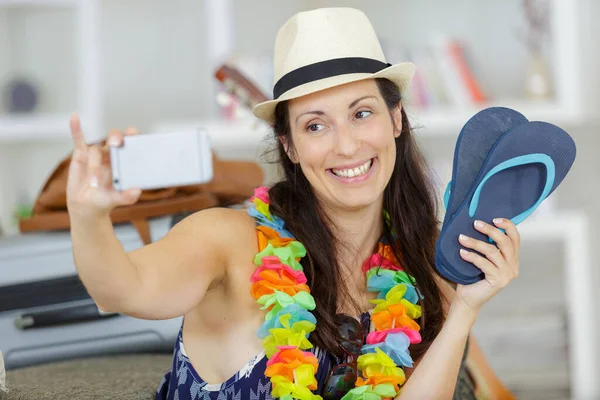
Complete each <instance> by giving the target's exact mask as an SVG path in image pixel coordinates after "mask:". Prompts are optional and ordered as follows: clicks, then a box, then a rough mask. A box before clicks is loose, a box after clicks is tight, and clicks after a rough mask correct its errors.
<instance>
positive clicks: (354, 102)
mask: <svg viewBox="0 0 600 400" xmlns="http://www.w3.org/2000/svg"><path fill="white" fill-rule="evenodd" d="M369 98H373V99H375V100H377V97H375V96H373V95H370V96H363V97H360V98H358V99H356V100H354V101H353V102H352V103H350V105H349V106H348V108H352V107H354V106H355V105H357V104H358V102H359V101H361V100H364V99H369Z"/></svg>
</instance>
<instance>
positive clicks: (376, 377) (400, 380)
mask: <svg viewBox="0 0 600 400" xmlns="http://www.w3.org/2000/svg"><path fill="white" fill-rule="evenodd" d="M405 381H406V376H405V375H384V374H373V375H371V376H370V377H368V378H367V379H363V378H361V377H358V379H356V386H364V385H373V386H376V385H379V384H381V383H391V384H392V385H394V388H395V389H396V392H398V391H399V390H400V386H402V385H403V384H404V382H405Z"/></svg>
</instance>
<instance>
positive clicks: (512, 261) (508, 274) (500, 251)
mask: <svg viewBox="0 0 600 400" xmlns="http://www.w3.org/2000/svg"><path fill="white" fill-rule="evenodd" d="M494 223H495V224H496V225H497V226H498V228H496V227H494V226H492V225H490V224H486V223H485V222H482V221H475V223H474V226H475V229H476V230H478V231H479V232H481V233H483V234H484V235H486V236H488V237H490V238H491V239H492V240H494V242H495V243H496V244H497V246H498V247H496V246H495V245H494V244H491V243H489V242H486V241H481V240H477V239H474V238H470V237H467V236H465V235H460V236H459V242H460V243H461V245H462V246H464V247H466V248H468V249H472V250H475V251H477V252H478V253H480V254H481V255H479V254H476V253H473V252H466V251H463V250H461V257H462V258H463V259H465V260H466V261H470V262H472V263H473V264H474V265H475V266H477V267H478V268H480V269H481V270H482V271H483V272H484V273H485V274H486V275H488V272H489V273H492V274H494V275H495V276H499V277H503V279H504V278H506V279H505V280H506V281H507V282H508V281H510V280H511V279H514V278H515V277H517V276H518V273H519V260H518V249H519V246H520V238H519V234H518V232H517V228H516V226H515V225H514V223H512V221H510V220H508V219H496V220H495V222H494ZM499 228H500V229H504V230H505V231H506V234H505V233H504V232H502V231H501V230H500V229H499ZM509 235H510V236H509ZM465 255H466V257H464V256H465ZM485 261H487V263H486V262H485ZM490 265H491V266H493V267H494V268H495V271H494V270H490V269H489V266H490ZM482 267H483V268H482ZM485 268H487V270H488V271H486V270H484V269H485Z"/></svg>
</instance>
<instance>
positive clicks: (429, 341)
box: [68, 8, 519, 399]
mask: <svg viewBox="0 0 600 400" xmlns="http://www.w3.org/2000/svg"><path fill="white" fill-rule="evenodd" d="M274 61H275V78H276V79H275V86H274V100H272V101H268V102H265V103H262V104H260V105H258V106H257V107H255V109H254V113H255V115H256V116H257V117H259V118H262V119H264V120H266V121H268V122H270V123H272V124H273V128H274V132H275V135H276V146H277V150H278V154H279V156H280V167H281V169H282V172H283V178H282V180H281V181H280V182H278V183H276V184H275V185H273V186H272V187H271V188H270V189H266V188H259V189H258V190H257V192H256V196H255V197H254V198H253V199H252V200H253V205H252V206H251V207H250V208H249V210H248V211H239V210H231V209H219V208H215V209H209V210H205V211H202V212H199V213H196V214H194V215H192V216H190V217H188V218H187V219H185V220H183V221H182V222H180V223H179V224H177V225H176V226H175V227H173V229H172V230H171V231H170V232H169V233H168V234H167V235H166V236H165V237H164V238H162V239H161V240H159V241H157V242H155V243H153V244H150V245H148V246H145V247H143V248H140V249H138V250H135V251H132V252H130V253H126V252H125V251H124V250H123V248H122V246H121V245H120V243H119V241H118V240H117V238H116V237H115V234H114V232H113V227H112V225H111V222H110V220H109V216H108V214H109V212H110V210H111V209H112V208H113V207H116V206H118V205H125V204H132V203H134V202H135V201H136V200H137V197H138V196H139V191H135V190H131V191H127V192H123V193H119V192H116V191H114V190H113V189H112V187H111V181H110V162H109V157H108V155H109V152H108V149H107V148H100V147H98V146H87V145H85V143H84V139H83V134H82V132H81V130H80V124H79V120H78V118H77V117H76V116H75V117H73V118H72V121H71V130H72V134H73V140H74V143H75V151H74V156H73V161H72V164H71V169H70V176H69V182H68V205H69V213H70V217H71V230H72V237H73V250H74V258H75V263H76V266H77V269H78V272H79V274H80V277H81V279H82V281H83V283H84V284H85V286H86V287H87V289H88V291H89V293H90V295H91V296H92V297H93V298H94V300H95V301H96V302H97V303H98V305H99V306H100V307H101V308H102V309H104V310H107V311H117V312H121V313H124V314H128V315H131V316H135V317H138V318H147V319H163V318H173V317H177V316H184V324H183V326H182V329H181V332H180V336H179V340H178V341H177V344H176V347H175V354H174V360H173V365H172V368H171V370H170V371H169V372H168V373H167V374H166V376H165V378H164V379H163V382H161V383H160V386H159V389H158V391H157V398H169V399H174V398H176V399H187V398H191V399H198V398H200V399H234V398H235V399H269V398H272V397H279V398H284V399H292V398H298V399H311V398H318V397H317V396H318V395H321V396H323V398H326V399H330V398H341V397H343V396H346V397H345V398H347V399H360V398H393V397H397V398H400V399H449V398H452V397H453V394H454V393H455V388H456V384H457V377H458V376H459V374H460V371H461V365H462V364H463V363H462V361H463V355H464V353H465V346H466V344H467V338H468V336H469V332H470V330H471V327H472V326H473V324H474V322H475V319H476V317H477V314H478V312H479V310H480V309H481V307H482V306H483V304H484V303H486V302H487V301H488V300H489V299H490V298H491V297H493V296H494V295H495V294H497V293H498V292H499V291H500V290H501V289H502V288H503V287H505V286H506V285H507V284H508V283H509V282H510V281H511V280H512V279H514V278H515V277H516V276H517V273H518V269H519V263H518V250H519V235H518V232H517V229H516V227H515V226H514V225H513V224H512V223H511V222H510V221H509V220H507V219H497V220H495V225H496V226H491V225H488V224H485V223H482V222H476V223H475V225H476V228H477V230H479V231H480V232H483V233H484V234H486V235H488V236H489V237H490V238H492V239H493V240H494V241H495V243H497V245H498V247H496V246H494V245H492V244H490V243H486V242H481V241H478V240H475V239H471V238H468V237H461V238H457V240H459V241H460V244H461V245H462V247H463V248H464V249H463V250H461V255H462V257H463V258H464V259H465V260H468V261H470V262H472V263H473V264H474V265H476V266H477V267H479V268H480V269H481V270H482V271H483V272H484V273H485V279H484V280H482V281H480V282H478V283H475V284H472V285H467V286H462V285H458V286H457V287H456V290H453V289H452V287H451V286H450V285H448V284H447V283H446V282H445V281H444V280H443V279H441V278H440V277H439V276H438V274H437V273H436V270H435V266H434V253H435V242H436V238H437V235H438V229H439V227H438V221H437V218H436V208H435V204H436V202H435V195H434V191H433V190H432V188H431V185H430V183H429V182H428V180H427V174H426V170H425V164H424V162H423V158H422V155H421V153H420V152H419V150H418V149H417V147H416V146H415V143H414V141H413V137H412V133H411V128H410V125H409V122H408V119H407V116H406V113H405V111H404V109H403V107H402V96H403V95H404V94H405V93H406V90H407V88H408V85H409V83H410V79H411V77H412V74H413V71H414V66H413V65H412V64H410V63H403V64H398V65H394V66H392V65H390V64H387V63H386V62H385V58H384V55H383V53H382V51H381V47H380V45H379V42H378V40H377V37H376V35H375V33H374V31H373V28H372V26H371V24H370V22H369V21H368V19H367V18H366V16H365V15H364V14H363V13H362V12H360V11H358V10H354V9H349V8H330V9H318V10H313V11H308V12H302V13H299V14H297V15H295V16H294V17H293V18H291V19H290V20H289V21H288V22H286V24H285V25H284V26H283V27H282V28H281V30H280V32H279V34H278V36H277V40H276V43H275V54H274ZM135 133H136V131H135V129H129V130H126V131H125V133H124V134H126V135H127V134H135ZM108 143H109V145H110V146H119V145H120V144H121V143H122V134H121V132H119V131H116V130H115V131H111V132H110V133H109V140H108ZM499 217H501V216H499ZM500 229H503V230H505V232H506V233H503V232H502V231H501V230H500ZM465 249H471V250H476V251H477V253H475V252H473V251H468V250H465ZM482 255H483V256H482ZM257 303H258V304H257ZM261 339H262V340H261ZM409 346H410V347H409ZM400 388H401V390H400ZM462 393H463V395H461V396H468V394H464V391H463V392H462ZM471 395H472V393H471ZM373 396H376V397H373ZM457 397H458V395H457ZM461 398H464V397H461Z"/></svg>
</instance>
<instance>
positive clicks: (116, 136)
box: [106, 126, 140, 147]
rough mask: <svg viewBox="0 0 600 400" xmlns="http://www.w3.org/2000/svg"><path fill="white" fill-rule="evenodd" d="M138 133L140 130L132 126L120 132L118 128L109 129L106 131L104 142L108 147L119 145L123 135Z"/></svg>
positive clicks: (121, 142)
mask: <svg viewBox="0 0 600 400" xmlns="http://www.w3.org/2000/svg"><path fill="white" fill-rule="evenodd" d="M139 133H140V131H139V130H138V129H137V128H136V127H134V126H130V127H129V128H127V129H125V132H121V130H120V129H111V130H110V132H108V138H107V140H106V144H107V145H108V146H110V147H119V146H122V145H123V136H134V135H137V134H139Z"/></svg>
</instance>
